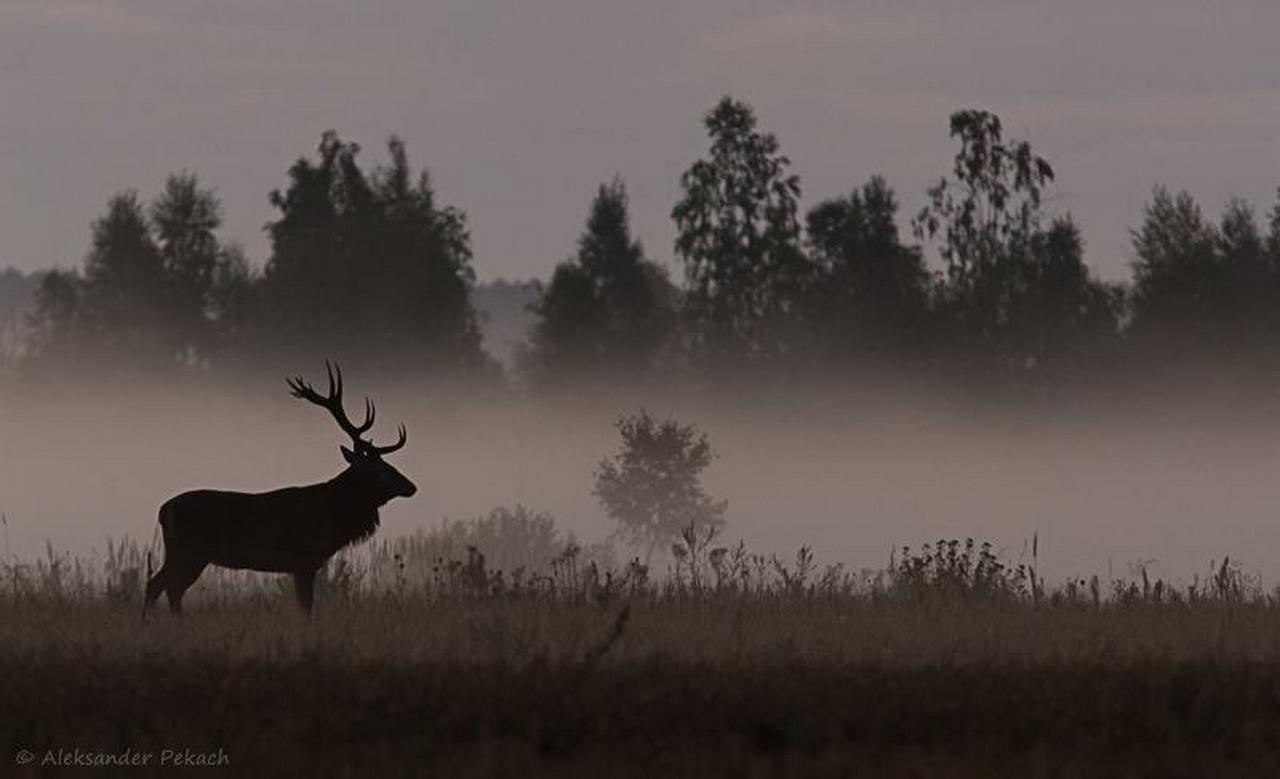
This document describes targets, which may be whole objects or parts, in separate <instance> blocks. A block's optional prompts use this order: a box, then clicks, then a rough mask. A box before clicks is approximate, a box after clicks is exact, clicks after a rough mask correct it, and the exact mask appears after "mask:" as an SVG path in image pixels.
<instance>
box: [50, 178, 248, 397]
mask: <svg viewBox="0 0 1280 779" xmlns="http://www.w3.org/2000/svg"><path fill="white" fill-rule="evenodd" d="M221 212H222V205H221V203H220V202H219V200H218V198H217V196H216V195H215V194H214V193H213V191H212V190H210V189H207V188H205V187H202V186H201V185H200V183H199V181H198V180H197V178H196V177H195V176H194V175H192V174H189V173H181V174H176V175H173V176H170V177H169V179H168V181H166V182H165V187H164V191H163V192H161V194H160V195H158V196H157V197H156V198H155V199H154V200H153V201H152V202H151V203H150V205H147V204H145V203H143V201H142V200H141V199H140V198H139V197H138V194H137V193H136V192H132V191H126V192H121V193H119V194H117V195H115V196H113V197H112V198H111V199H110V201H108V203H107V207H106V210H105V212H104V213H103V215H102V216H101V217H100V218H99V219H98V220H97V221H95V222H94V223H93V239H92V245H91V247H90V250H89V253H88V255H87V257H86V258H85V262H84V270H83V272H82V273H77V272H75V271H53V272H51V273H49V274H47V275H46V276H45V277H44V280H43V282H42V284H41V286H40V289H39V291H38V292H37V294H36V300H35V310H34V312H33V313H32V314H31V316H30V318H29V324H30V330H31V333H32V336H31V348H30V350H29V357H30V359H31V361H32V362H33V363H34V364H35V365H36V366H37V367H40V368H62V369H66V368H84V367H85V362H86V361H91V362H90V364H91V365H92V364H96V365H99V366H103V367H105V366H111V367H112V368H114V369H124V370H132V371H137V372H142V373H146V374H151V375H155V374H159V373H165V372H172V371H174V370H178V369H205V368H207V367H208V363H209V359H210V357H211V356H212V355H213V354H214V353H215V352H216V351H217V349H218V348H219V346H221V345H223V344H224V342H225V340H226V339H227V338H228V337H230V336H231V334H232V333H231V331H230V326H231V325H232V324H233V323H234V322H235V321H236V320H237V319H238V317H239V313H240V312H239V311H238V309H235V303H234V302H233V301H232V300H231V298H230V297H228V295H227V294H226V290H227V289H229V288H230V287H232V286H235V285H240V286H245V285H248V284H250V283H251V280H250V276H251V274H250V271H249V268H248V266H247V263H245V262H244V260H243V258H242V256H241V255H240V254H239V252H238V250H237V249H236V248H235V247H234V246H231V245H228V244H224V243H222V242H221V241H220V240H219V238H218V236H217V231H218V229H219V228H220V227H221V224H222V216H221Z"/></svg>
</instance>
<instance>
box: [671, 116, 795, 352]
mask: <svg viewBox="0 0 1280 779" xmlns="http://www.w3.org/2000/svg"><path fill="white" fill-rule="evenodd" d="M704 124H705V125H706V129H707V134H708V136H710V139H711V148H710V150H709V152H708V155H707V157H706V158H704V159H700V160H698V161H696V162H694V163H693V165H692V166H690V167H689V169H688V170H686V171H685V172H684V174H683V175H681V177H680V188H681V190H682V196H681V198H680V201H679V202H677V203H676V206H675V208H674V210H673V211H672V212H671V216H672V218H673V219H674V220H675V223H676V230H677V237H676V253H677V254H678V255H679V256H680V258H681V259H682V260H683V261H684V265H685V281H686V285H687V289H686V291H685V317H686V326H687V327H688V332H687V336H688V338H689V340H690V346H691V348H692V350H693V354H694V355H695V359H697V360H700V361H702V362H704V363H705V364H707V365H708V366H710V367H713V368H717V367H727V368H738V367H742V366H744V365H747V364H751V363H758V362H760V361H762V360H763V361H765V364H769V363H771V362H776V360H777V359H778V358H780V357H781V356H783V355H785V354H787V353H788V352H790V351H792V350H793V349H794V348H795V341H796V340H797V339H798V338H799V337H801V334H800V333H799V332H798V331H797V328H798V327H799V326H800V323H801V322H802V321H803V310H802V298H803V296H804V292H805V290H806V289H807V288H808V286H809V284H810V283H811V280H812V271H813V267H812V263H811V262H810V260H809V258H808V257H807V256H806V255H805V253H804V252H803V251H802V249H801V245H800V222H799V219H798V216H797V215H798V210H799V198H800V178H799V177H798V176H796V175H795V174H794V173H791V172H790V166H791V161H790V160H789V159H788V158H787V157H786V156H784V155H783V154H781V153H780V151H779V144H778V140H777V138H775V137H774V136H773V134H771V133H766V132H763V131H761V130H760V129H759V128H758V126H757V120H756V115H755V111H753V110H752V108H751V107H750V106H749V105H747V104H746V103H743V102H740V101H738V100H734V99H733V98H731V97H725V98H723V99H721V100H720V102H719V103H717V104H716V106H715V108H713V109H712V110H711V112H710V113H708V114H707V116H706V118H705V120H704Z"/></svg>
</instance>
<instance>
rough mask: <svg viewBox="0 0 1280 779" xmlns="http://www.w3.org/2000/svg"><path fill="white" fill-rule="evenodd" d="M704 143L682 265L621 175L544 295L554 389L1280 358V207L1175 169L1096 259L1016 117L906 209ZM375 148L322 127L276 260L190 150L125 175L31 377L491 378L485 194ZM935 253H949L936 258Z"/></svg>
mask: <svg viewBox="0 0 1280 779" xmlns="http://www.w3.org/2000/svg"><path fill="white" fill-rule="evenodd" d="M704 125H705V128H706V132H707V136H708V140H709V146H708V149H707V151H706V153H705V155H704V156H703V157H702V158H701V159H698V160H696V161H695V162H694V163H693V164H692V165H690V166H689V167H688V169H687V170H686V171H685V172H684V173H683V175H682V176H681V178H680V197H679V200H678V201H677V202H676V204H675V205H674V207H673V209H672V212H671V218H672V220H673V222H674V224H675V228H676V236H677V237H676V241H675V245H674V250H675V255H676V257H677V259H678V260H679V262H680V265H681V266H682V268H683V279H682V280H681V281H680V282H676V281H673V280H672V279H671V278H670V277H669V276H668V274H667V272H666V271H665V269H664V268H663V267H662V266H660V265H659V264H657V263H656V262H654V261H653V260H652V259H651V258H650V257H649V256H648V255H647V253H646V251H645V248H644V246H643V244H642V243H641V242H640V240H638V238H637V237H636V236H634V235H633V232H632V229H631V224H630V203H629V200H628V194H627V189H626V186H625V183H624V182H623V181H622V180H621V179H619V178H614V179H613V180H611V181H608V182H605V183H603V184H601V185H600V187H599V189H598V191H597V192H596V194H595V197H594V199H593V200H592V202H591V204H590V207H589V209H588V214H587V218H586V223H585V226H584V228H583V231H582V234H581V236H580V238H579V239H578V241H577V245H576V247H575V248H574V250H573V251H572V253H571V254H570V256H568V257H567V258H566V259H565V260H563V261H562V262H560V263H559V264H558V265H556V266H555V269H554V271H553V273H552V274H551V277H550V279H549V280H548V281H547V282H546V283H545V284H544V285H543V286H542V288H541V289H540V293H539V296H538V300H537V302H536V303H535V304H534V305H533V307H532V313H533V325H532V327H531V329H530V332H529V333H528V338H527V343H526V345H525V346H524V348H523V349H522V350H521V351H520V354H519V359H518V361H517V362H518V371H519V373H520V375H521V377H523V378H524V379H526V380H527V381H529V382H530V383H532V384H535V385H537V386H542V387H556V386H578V385H580V383H581V382H582V381H584V380H589V379H616V380H637V379H643V378H644V377H646V376H648V377H652V376H657V375H661V376H670V375H673V373H682V374H690V375H699V374H702V375H712V376H723V375H746V374H751V373H753V372H754V373H759V374H761V375H777V376H810V375H813V374H814V373H815V372H819V371H821V372H828V373H829V372H835V373H840V372H845V373H848V374H852V375H856V374H859V373H861V372H877V373H889V374H904V375H918V374H929V373H932V372H939V371H942V372H958V373H961V374H978V375H983V376H995V377H1001V378H1010V377H1013V378H1025V379H1029V380H1037V381H1038V380H1048V381H1060V380H1064V379H1070V378H1073V377H1081V376H1086V375H1091V374H1094V373H1097V372H1101V371H1111V370H1121V369H1126V370H1131V369H1134V368H1139V369H1141V370H1143V371H1150V370H1153V369H1168V370H1183V369H1199V367H1201V366H1202V365H1203V362H1202V361H1204V360H1209V361H1213V362H1215V363H1216V364H1217V365H1219V366H1220V367H1225V368H1230V369H1231V370H1236V371H1243V372H1253V373H1257V374H1259V375H1269V374H1271V373H1273V372H1275V369H1277V368H1280V348H1278V345H1280V338H1276V336H1277V335H1280V203H1278V204H1277V205H1276V206H1275V207H1274V208H1273V209H1272V210H1271V211H1270V212H1269V214H1268V215H1267V218H1266V220H1265V222H1264V223H1263V224H1260V223H1259V220H1258V218H1257V216H1256V215H1255V212H1254V210H1253V209H1252V207H1251V206H1250V205H1249V204H1247V203H1245V202H1243V201H1240V200H1233V201H1232V202H1231V203H1230V204H1229V205H1228V207H1227V208H1226V210H1225V212H1224V213H1223V214H1222V216H1221V218H1220V219H1219V220H1218V221H1216V222H1215V221H1213V220H1211V219H1209V218H1206V217H1205V216H1204V214H1203V213H1202V212H1201V209H1200V208H1199V206H1198V205H1197V204H1196V202H1195V201H1194V199H1193V198H1192V197H1191V195H1189V194H1188V193H1186V192H1178V193H1171V192H1169V191H1167V190H1165V189H1163V188H1156V189H1155V191H1154V193H1153V196H1152V198H1151V200H1150V201H1149V202H1148V203H1147V204H1146V206H1145V208H1144V211H1143V218H1142V223H1141V224H1140V225H1139V226H1137V227H1136V228H1135V229H1133V231H1132V237H1133V247H1134V253H1135V255H1136V257H1137V260H1136V262H1135V263H1134V265H1133V277H1132V280H1131V282H1129V283H1127V284H1118V283H1106V282H1103V281H1102V280H1100V279H1099V278H1098V277H1097V276H1096V275H1095V274H1094V273H1093V272H1092V271H1091V270H1090V269H1089V267H1088V266H1087V265H1086V263H1085V260H1084V249H1085V244H1084V239H1083V237H1082V235H1081V231H1080V229H1079V228H1078V226H1077V225H1076V223H1075V222H1074V221H1073V219H1072V217H1071V215H1070V214H1063V213H1055V212H1054V211H1053V210H1052V209H1051V208H1050V207H1048V206H1047V205H1046V203H1047V202H1048V197H1047V196H1048V194H1049V193H1050V192H1051V187H1052V185H1053V183H1054V180H1055V171H1054V169H1053V167H1052V166H1051V164H1050V163H1049V162H1048V161H1047V160H1046V159H1045V158H1044V157H1042V156H1040V154H1039V153H1038V152H1037V150H1035V149H1033V148H1032V146H1031V144H1030V143H1029V142H1027V141H1025V140H1018V139H1010V138H1007V137H1006V136H1005V134H1004V131H1003V127H1002V125H1001V122H1000V120H999V118H998V117H997V116H995V115H994V114H992V113H990V112H986V111H977V110H965V111H959V112H956V113H955V114H953V115H952V116H951V119H950V134H951V136H952V138H953V139H954V140H955V141H956V142H957V144H958V147H959V148H958V149H957V151H956V154H955V158H954V161H953V164H952V166H951V169H950V170H949V171H948V172H947V173H946V175H944V176H942V177H941V178H940V179H939V180H938V182H937V184H936V185H934V186H932V187H930V188H929V189H928V191H927V192H926V199H925V205H924V207H923V208H921V209H920V210H919V212H918V213H916V214H914V215H912V216H911V218H910V219H909V220H908V222H907V226H908V230H909V235H910V238H904V235H903V229H902V227H901V226H900V216H899V202H898V197H897V195H896V193H895V192H894V190H893V188H892V187H891V186H890V185H889V183H888V182H887V181H885V180H884V179H883V178H881V177H879V176H874V177H872V178H870V179H869V180H868V181H866V182H865V183H863V184H860V185H858V186H854V187H852V188H851V189H850V191H849V192H848V194H846V195H841V196H839V197H834V198H830V199H827V200H824V201H821V202H819V203H817V204H816V205H814V206H812V207H811V208H809V209H808V210H803V211H802V209H801V182H800V179H799V177H798V176H797V175H796V174H795V173H793V172H792V170H791V163H790V160H789V159H788V158H787V157H786V156H785V155H784V154H783V153H782V152H781V150H780V146H779V143H778V140H777V138H776V137H775V136H774V135H773V134H771V133H769V132H766V131H764V130H763V129H761V127H760V126H759V122H758V120H757V117H756V115H755V112H754V111H753V110H752V108H751V107H750V106H749V105H747V104H745V103H743V102H741V101H738V100H735V99H733V98H730V97H725V98H723V99H721V100H720V101H719V102H718V103H717V104H716V105H715V106H714V107H713V108H712V109H711V110H710V111H709V112H708V113H707V114H706V116H705V117H704ZM388 151H389V157H390V162H389V163H387V164H385V165H379V166H375V167H373V168H372V169H366V168H364V167H362V166H361V164H360V162H359V161H358V155H359V152H360V147H359V146H358V145H357V144H355V143H352V142H349V141H344V140H343V139H341V138H340V137H339V136H338V135H337V134H336V133H333V132H327V133H325V134H324V136H323V137H322V139H321V142H320V144H319V147H318V149H317V152H316V154H315V155H314V156H311V157H303V158H300V159H298V160H297V161H296V162H295V163H294V164H293V165H292V166H291V167H290V168H289V169H288V172H287V177H286V181H285V184H284V186H283V187H282V188H281V189H277V190H275V191H273V192H271V193H270V195H269V202H270V204H271V206H272V208H273V209H274V214H273V219H272V220H271V221H270V222H268V224H267V225H266V230H267V233H268V235H269V238H270V254H269V256H268V257H267V258H265V261H264V262H263V263H262V264H261V269H260V270H259V269H258V268H256V267H255V265H254V264H253V263H251V262H250V261H249V260H248V258H247V257H246V256H245V253H244V251H243V250H242V249H240V248H239V247H238V246H237V245H236V244H235V243H234V242H231V241H228V240H226V239H224V238H223V237H222V235H221V233H220V229H221V225H222V221H221V203H220V202H219V200H218V197H217V195H216V193H214V192H213V191H212V190H210V189H208V188H207V187H205V186H203V185H202V184H201V182H200V181H199V179H198V178H197V177H196V176H195V175H194V174H191V173H187V172H183V173H178V174H175V175H173V176H171V177H170V178H169V179H168V181H167V182H166V184H165V186H164V188H163V190H162V191H161V192H160V193H159V194H157V195H156V196H155V197H154V198H152V199H150V200H143V199H142V198H141V197H140V196H139V195H138V194H137V193H136V192H131V191H127V192H121V193H118V194H116V195H114V196H113V197H112V198H111V199H110V200H109V201H108V203H107V205H106V208H105V209H104V211H103V212H102V214H101V215H100V216H99V217H98V219H97V220H96V221H94V223H93V228H92V239H91V244H90V247H89V250H88V252H87V254H86V257H85V259H84V262H83V265H82V267H80V268H77V269H73V270H58V271H53V272H50V273H48V274H47V275H46V276H45V277H44V278H43V280H42V282H41V285H40V288H39V290H38V292H37V295H36V304H35V309H34V312H33V313H32V314H31V315H30V317H29V322H28V327H27V336H26V344H25V348H24V349H23V350H22V362H23V365H24V367H25V368H26V369H28V370H30V371H32V372H39V371H56V370H59V369H63V368H74V369H82V368H84V367H86V366H97V367H100V368H107V367H111V368H112V369H125V370H132V371H137V372H148V373H154V372H212V371H218V370H228V371H229V370H232V369H236V368H252V367H254V366H259V367H265V366H274V365H277V364H278V363H279V361H280V360H281V359H283V358H285V357H286V356H287V357H288V359H289V361H290V363H291V364H296V363H298V362H299V361H304V362H305V361H310V360H313V359H315V358H319V357H321V356H332V357H336V358H339V359H342V360H343V361H344V362H348V363H352V364H357V365H360V366H362V367H364V368H368V369H373V370H380V371H387V372H405V373H413V374H422V373H426V374H431V375H436V376H447V377H456V378H480V377H485V378H493V377H495V376H496V375H497V374H498V372H499V368H498V367H497V363H496V361H494V360H493V359H492V358H491V357H489V356H488V355H486V354H485V353H484V351H483V349H482V347H481V321H480V318H479V315H478V314H477V312H476V309H475V307H474V306H473V302H472V297H471V293H472V290H473V288H474V285H475V273H474V270H473V265H472V260H473V257H472V251H471V240H470V233H469V231H468V226H467V220H466V215H465V214H464V213H463V212H462V211H461V210H459V209H457V208H455V207H453V206H449V205H445V204H441V203H440V202H439V201H438V199H437V197H436V194H435V190H434V188H433V186H432V183H431V179H430V177H429V175H428V174H427V173H426V172H425V171H423V172H419V173H415V172H414V171H413V169H412V168H411V166H410V164H409V161H408V154H407V151H406V148H405V144H404V143H403V142H402V141H401V140H399V139H398V138H395V137H393V138H392V139H391V140H390V141H389V142H388ZM930 256H932V257H933V262H929V261H928V260H929V258H930Z"/></svg>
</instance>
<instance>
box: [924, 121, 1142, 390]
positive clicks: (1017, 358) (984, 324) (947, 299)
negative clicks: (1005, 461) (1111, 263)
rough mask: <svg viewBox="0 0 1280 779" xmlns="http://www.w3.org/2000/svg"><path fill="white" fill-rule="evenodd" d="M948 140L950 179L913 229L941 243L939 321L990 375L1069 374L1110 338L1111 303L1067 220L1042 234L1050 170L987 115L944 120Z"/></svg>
mask: <svg viewBox="0 0 1280 779" xmlns="http://www.w3.org/2000/svg"><path fill="white" fill-rule="evenodd" d="M951 135H952V137H955V138H959V139H960V151H959V152H957V154H956V157H955V162H954V164H953V167H952V175H951V177H950V178H946V177H944V178H943V179H942V180H941V181H939V182H938V184H937V185H935V186H934V187H933V188H931V189H930V190H929V203H928V205H926V206H925V207H924V208H923V209H921V211H920V213H919V214H918V215H917V217H916V219H915V221H914V223H913V226H914V229H915V233H916V235H917V237H919V238H921V239H924V240H932V239H938V240H939V241H940V245H939V253H940V254H941V256H942V259H943V261H944V262H945V263H946V283H945V284H944V285H942V286H941V287H940V288H939V299H938V301H937V306H938V309H939V315H940V316H941V317H942V318H943V319H944V320H945V321H947V322H948V323H950V324H952V328H951V329H952V332H954V333H957V334H958V335H959V336H960V337H961V338H962V339H963V341H962V342H961V343H960V344H958V345H960V346H962V347H965V349H966V351H968V353H969V354H971V355H973V356H975V357H977V358H978V359H980V360H983V361H986V362H988V363H990V364H992V365H994V366H996V367H999V368H1005V369H1017V370H1026V369H1040V370H1042V371H1043V370H1045V369H1055V368H1056V369H1060V371H1068V372H1069V371H1071V370H1073V369H1078V368H1079V367H1080V361H1081V360H1082V359H1083V358H1084V357H1087V356H1095V355H1096V354H1097V353H1098V352H1101V351H1103V350H1105V349H1106V348H1108V347H1109V346H1110V345H1112V342H1113V341H1115V340H1116V338H1117V337H1118V334H1119V326H1120V308H1119V302H1120V297H1119V296H1118V295H1117V294H1116V293H1115V292H1114V291H1112V290H1110V289H1108V288H1107V287H1106V286H1105V285H1102V284H1101V283H1100V282H1098V281H1096V280H1095V279H1093V278H1092V276H1091V275H1090V273H1089V271H1088V269H1087V268H1086V267H1085V265H1084V259H1083V242H1082V240H1081V238H1080V232H1079V230H1078V229H1077V228H1076V226H1075V224H1074V223H1073V222H1072V220H1071V218H1070V216H1065V217H1058V218H1055V219H1053V220H1051V221H1050V222H1049V224H1048V225H1047V226H1046V217H1045V214H1044V211H1043V200H1044V192H1045V188H1046V187H1047V186H1048V185H1049V184H1050V182H1052V181H1053V179H1054V171H1053V168H1052V167H1051V166H1050V165H1049V163H1048V162H1047V161H1046V160H1045V159H1044V158H1043V157H1040V156H1038V155H1037V154H1035V152H1034V151H1033V150H1032V148H1031V144H1030V143H1028V142H1027V141H1007V140H1005V138H1004V135H1003V129H1002V126H1001V122H1000V119H999V117H997V116H995V115H994V114H991V113H989V112H986V111H959V112H956V113H955V114H952V116H951ZM1081 351H1084V352H1085V353H1086V354H1085V355H1081V354H1080V352H1081Z"/></svg>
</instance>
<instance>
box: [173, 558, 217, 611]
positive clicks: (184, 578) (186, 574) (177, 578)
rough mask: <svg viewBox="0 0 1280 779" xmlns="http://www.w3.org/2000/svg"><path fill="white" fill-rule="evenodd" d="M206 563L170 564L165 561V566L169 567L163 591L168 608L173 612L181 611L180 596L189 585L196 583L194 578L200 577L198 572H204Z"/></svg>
mask: <svg viewBox="0 0 1280 779" xmlns="http://www.w3.org/2000/svg"><path fill="white" fill-rule="evenodd" d="M205 565H207V563H194V562H192V563H185V564H183V565H171V564H170V563H169V562H168V561H166V562H165V567H166V568H168V569H170V570H169V575H168V577H167V580H166V582H165V592H166V593H167V594H168V596H169V610H170V611H172V612H173V613H174V614H181V613H182V596H183V594H184V593H185V592H186V591H187V588H189V587H190V586H191V585H193V584H195V583H196V579H199V578H200V574H201V573H203V572H204V567H205Z"/></svg>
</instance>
